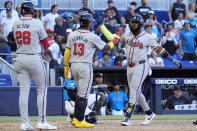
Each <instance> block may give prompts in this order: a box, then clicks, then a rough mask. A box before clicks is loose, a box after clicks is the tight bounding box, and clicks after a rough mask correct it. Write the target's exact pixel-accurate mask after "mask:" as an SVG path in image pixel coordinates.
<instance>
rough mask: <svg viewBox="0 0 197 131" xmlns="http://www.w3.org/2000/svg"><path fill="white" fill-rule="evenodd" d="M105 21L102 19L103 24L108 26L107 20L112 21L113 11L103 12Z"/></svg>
mask: <svg viewBox="0 0 197 131" xmlns="http://www.w3.org/2000/svg"><path fill="white" fill-rule="evenodd" d="M104 13H105V19H104V24H109V20H110V19H113V11H112V10H111V9H110V8H108V9H106V10H105V12H104Z"/></svg>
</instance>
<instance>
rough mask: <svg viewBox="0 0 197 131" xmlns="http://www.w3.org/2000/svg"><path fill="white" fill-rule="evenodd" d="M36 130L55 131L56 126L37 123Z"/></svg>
mask: <svg viewBox="0 0 197 131" xmlns="http://www.w3.org/2000/svg"><path fill="white" fill-rule="evenodd" d="M37 128H38V129H41V130H56V129H57V127H56V126H53V125H51V124H49V123H47V122H46V123H38V124H37Z"/></svg>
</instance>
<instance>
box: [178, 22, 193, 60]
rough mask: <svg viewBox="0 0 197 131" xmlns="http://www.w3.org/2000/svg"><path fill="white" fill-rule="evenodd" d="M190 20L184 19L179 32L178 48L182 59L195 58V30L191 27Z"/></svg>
mask: <svg viewBox="0 0 197 131" xmlns="http://www.w3.org/2000/svg"><path fill="white" fill-rule="evenodd" d="M190 26H191V25H190V22H189V21H188V20H185V23H184V29H183V30H182V31H181V32H180V37H179V49H180V54H181V56H183V60H193V61H194V60H197V48H196V42H195V41H196V39H197V32H196V30H194V29H191V27H190Z"/></svg>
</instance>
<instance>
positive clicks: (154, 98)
mask: <svg viewBox="0 0 197 131" xmlns="http://www.w3.org/2000/svg"><path fill="white" fill-rule="evenodd" d="M97 72H101V73H103V75H104V83H109V84H110V83H113V82H114V81H117V82H118V83H120V84H121V85H125V86H124V87H125V88H127V89H123V90H128V92H129V89H128V84H127V78H126V67H123V68H122V67H113V68H107V67H105V68H94V73H97ZM171 79H176V80H177V81H178V82H177V84H176V85H179V84H180V85H184V80H194V81H195V82H197V67H183V68H182V69H178V68H176V67H154V68H152V75H151V76H148V77H147V78H146V80H145V81H144V83H143V87H142V90H143V93H144V95H145V97H146V98H147V99H148V100H150V107H151V109H152V110H154V111H155V112H156V113H157V114H196V113H197V110H164V109H162V98H161V96H162V90H161V89H162V88H161V85H159V84H156V85H155V83H154V80H171ZM179 82H180V83H179ZM166 85H170V84H166ZM187 85H188V84H187ZM191 85H192V86H196V94H197V83H193V84H191ZM171 93H172V90H171ZM127 95H128V96H129V93H127ZM196 98H197V95H196Z"/></svg>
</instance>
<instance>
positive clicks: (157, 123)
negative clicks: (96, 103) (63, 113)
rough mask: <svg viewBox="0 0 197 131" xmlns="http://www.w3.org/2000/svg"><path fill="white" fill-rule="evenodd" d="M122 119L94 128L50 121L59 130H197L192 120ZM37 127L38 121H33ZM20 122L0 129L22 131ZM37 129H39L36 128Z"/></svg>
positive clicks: (3, 130)
mask: <svg viewBox="0 0 197 131" xmlns="http://www.w3.org/2000/svg"><path fill="white" fill-rule="evenodd" d="M120 122H121V121H120V120H100V121H98V123H97V124H96V125H95V127H94V128H89V129H87V128H86V129H82V128H75V127H73V126H72V125H71V124H69V123H66V122H64V121H56V122H49V123H51V124H54V125H57V126H58V130H57V131H197V126H194V125H193V124H192V122H193V121H192V120H153V121H152V123H151V124H149V125H148V126H142V125H140V123H141V122H142V120H133V121H132V125H131V126H129V127H128V126H127V127H125V126H120ZM31 124H32V125H33V127H34V128H35V127H36V122H35V121H33V122H31ZM19 126H20V123H19V122H1V123H0V131H20V129H19ZM35 131H38V130H37V129H36V128H35Z"/></svg>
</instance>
